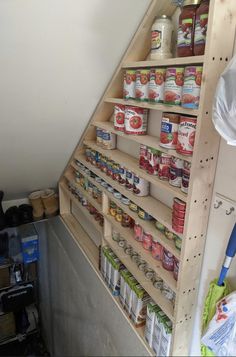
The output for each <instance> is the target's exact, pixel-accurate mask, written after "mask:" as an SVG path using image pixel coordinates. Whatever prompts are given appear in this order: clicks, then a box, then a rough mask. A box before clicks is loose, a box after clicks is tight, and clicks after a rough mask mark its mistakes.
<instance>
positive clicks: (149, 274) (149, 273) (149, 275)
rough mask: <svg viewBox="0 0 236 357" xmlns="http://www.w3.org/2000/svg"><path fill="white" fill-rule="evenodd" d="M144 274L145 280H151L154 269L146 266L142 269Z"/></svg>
mask: <svg viewBox="0 0 236 357" xmlns="http://www.w3.org/2000/svg"><path fill="white" fill-rule="evenodd" d="M144 274H145V278H146V279H147V280H152V279H153V278H154V276H155V272H154V270H152V269H150V268H146V269H145V271H144Z"/></svg>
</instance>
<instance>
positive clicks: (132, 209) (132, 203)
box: [129, 202, 139, 213]
mask: <svg viewBox="0 0 236 357" xmlns="http://www.w3.org/2000/svg"><path fill="white" fill-rule="evenodd" d="M129 209H130V210H131V211H133V212H136V213H138V210H139V208H138V206H137V205H136V203H134V202H130V204H129Z"/></svg>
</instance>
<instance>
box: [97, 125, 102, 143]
mask: <svg viewBox="0 0 236 357" xmlns="http://www.w3.org/2000/svg"><path fill="white" fill-rule="evenodd" d="M96 135H97V145H99V146H102V145H103V130H102V129H100V128H96Z"/></svg>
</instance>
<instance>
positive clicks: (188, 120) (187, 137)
mask: <svg viewBox="0 0 236 357" xmlns="http://www.w3.org/2000/svg"><path fill="white" fill-rule="evenodd" d="M196 127H197V119H196V118H193V117H185V116H181V117H180V124H179V130H178V142H177V147H176V151H177V152H178V153H179V154H182V155H188V156H191V155H192V154H193V148H194V141H195V133H196Z"/></svg>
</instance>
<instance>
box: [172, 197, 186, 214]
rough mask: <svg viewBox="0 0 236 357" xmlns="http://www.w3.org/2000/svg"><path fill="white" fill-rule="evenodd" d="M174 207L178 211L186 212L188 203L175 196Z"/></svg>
mask: <svg viewBox="0 0 236 357" xmlns="http://www.w3.org/2000/svg"><path fill="white" fill-rule="evenodd" d="M173 208H174V209H175V210H176V211H181V212H185V211H186V203H185V202H183V201H181V200H180V199H179V198H177V197H175V198H174V204H173Z"/></svg>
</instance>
